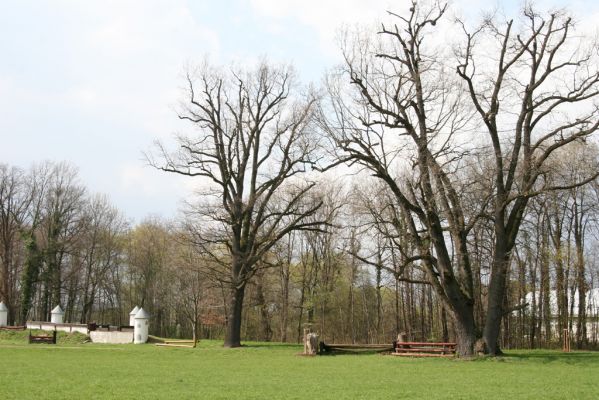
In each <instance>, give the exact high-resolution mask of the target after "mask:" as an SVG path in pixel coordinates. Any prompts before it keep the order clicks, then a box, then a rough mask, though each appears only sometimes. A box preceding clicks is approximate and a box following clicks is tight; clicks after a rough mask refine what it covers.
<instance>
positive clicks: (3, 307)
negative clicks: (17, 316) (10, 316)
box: [0, 301, 8, 312]
mask: <svg viewBox="0 0 599 400" xmlns="http://www.w3.org/2000/svg"><path fill="white" fill-rule="evenodd" d="M0 312H8V307H6V304H4V302H3V301H0Z"/></svg>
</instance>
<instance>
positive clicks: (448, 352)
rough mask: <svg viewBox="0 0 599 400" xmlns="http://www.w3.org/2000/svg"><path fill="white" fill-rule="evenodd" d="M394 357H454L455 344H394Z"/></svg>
mask: <svg viewBox="0 0 599 400" xmlns="http://www.w3.org/2000/svg"><path fill="white" fill-rule="evenodd" d="M394 347H395V352H394V353H392V354H393V355H394V356H403V357H454V356H455V347H456V344H455V343H434V342H395V343H394Z"/></svg>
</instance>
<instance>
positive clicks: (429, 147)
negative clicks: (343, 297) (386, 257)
mask: <svg viewBox="0 0 599 400" xmlns="http://www.w3.org/2000/svg"><path fill="white" fill-rule="evenodd" d="M446 9H447V6H446V5H443V4H440V3H433V4H428V5H420V4H416V3H413V5H412V7H411V8H410V11H409V12H407V13H405V14H403V15H402V14H394V13H390V14H391V17H392V18H394V19H395V21H394V22H393V23H390V24H383V26H382V28H381V29H380V31H379V32H378V37H376V38H370V37H364V36H359V37H357V38H354V39H353V40H352V38H349V39H347V40H346V41H345V42H344V59H345V62H344V65H343V67H342V68H341V70H340V71H339V73H338V74H334V75H332V76H330V77H329V85H328V86H329V93H330V96H329V99H330V101H329V102H328V105H329V107H328V108H325V107H323V114H322V115H323V116H322V121H324V122H323V124H322V126H323V128H324V129H325V130H326V132H327V133H328V135H329V137H331V138H332V142H333V144H334V147H335V149H334V152H335V153H336V157H337V161H336V162H335V163H333V164H332V166H334V165H338V164H342V163H349V164H352V165H359V166H361V167H362V168H365V169H366V170H368V171H370V172H371V173H372V174H373V175H374V176H375V177H377V178H379V179H381V180H382V181H383V182H385V183H386V184H387V185H388V187H389V189H390V190H391V192H392V193H393V195H394V203H396V207H398V208H399V210H400V211H401V215H402V216H403V219H405V222H404V223H403V224H396V226H405V227H406V228H407V229H408V231H409V235H410V240H411V241H412V242H413V243H415V244H416V246H417V248H418V254H416V255H415V256H411V257H409V258H408V260H410V261H411V262H412V263H414V264H417V265H418V266H419V267H424V268H425V269H426V271H427V276H428V280H429V282H430V284H431V285H432V286H433V288H434V289H435V292H436V294H437V296H438V297H439V298H440V300H441V301H442V303H443V304H444V305H445V308H446V310H447V312H448V313H449V315H450V316H451V317H452V320H453V322H454V325H455V328H456V333H457V342H458V352H459V354H461V355H463V356H469V355H471V354H472V353H473V345H474V342H475V340H476V337H477V336H478V335H479V333H478V328H479V327H477V326H476V324H475V320H474V317H473V306H474V293H473V291H474V282H473V272H472V265H471V259H472V256H473V255H472V254H471V251H472V250H471V249H470V248H469V239H470V237H471V235H472V230H473V228H474V227H475V226H476V224H477V223H478V222H479V221H481V219H483V218H484V219H488V220H491V221H492V222H493V226H494V237H493V248H494V251H493V263H492V269H491V279H490V282H489V287H488V296H487V308H486V321H485V324H484V335H483V336H484V339H485V342H486V346H487V348H488V351H489V352H490V353H491V354H496V353H497V352H499V348H498V346H497V339H498V336H499V332H500V326H501V320H502V317H503V315H504V313H506V312H509V310H508V309H506V307H505V304H504V299H505V294H506V292H505V290H506V273H507V270H508V267H509V263H510V257H511V255H512V250H513V247H514V244H515V241H516V237H517V234H518V231H519V228H520V225H521V222H522V217H523V215H524V212H525V210H526V207H527V204H528V202H529V199H530V198H532V197H534V196H536V195H538V194H540V193H543V192H547V191H553V190H558V189H567V188H572V187H576V186H580V185H582V184H585V183H587V182H589V181H591V180H593V179H595V178H596V176H597V169H596V168H595V169H594V170H593V171H592V172H591V173H590V174H589V175H587V176H585V177H582V178H580V179H579V180H576V181H573V182H569V183H567V184H565V185H559V186H553V185H551V183H550V182H548V181H546V180H544V179H543V177H544V175H545V174H546V173H547V168H546V160H547V159H548V158H549V156H550V155H551V154H552V153H553V152H554V151H555V150H557V149H559V148H561V147H564V146H567V145H568V144H570V143H572V142H575V141H580V140H584V139H585V138H586V137H588V136H589V135H591V134H593V133H594V132H595V131H596V129H597V127H599V118H598V116H599V114H598V109H597V106H596V104H595V103H594V102H595V101H596V99H597V95H598V94H599V92H598V89H599V73H598V72H597V65H598V64H597V47H596V46H595V45H590V46H589V48H588V49H584V48H583V46H582V45H580V46H576V43H570V42H572V41H574V42H575V41H576V40H578V38H575V37H574V36H573V34H572V22H571V20H570V19H569V18H567V17H565V16H563V15H560V14H551V15H549V16H548V18H544V17H543V16H541V15H539V14H537V13H535V12H534V11H533V10H532V9H530V8H525V9H524V13H523V16H524V22H523V23H522V26H521V27H519V28H518V29H517V32H516V27H515V26H514V21H507V22H505V23H496V22H494V21H492V20H490V19H489V20H486V21H485V22H484V23H483V24H482V26H481V27H480V28H478V29H477V30H476V31H475V32H474V33H469V32H468V30H467V29H466V28H465V27H463V25H462V27H463V29H464V32H466V33H465V37H464V40H463V41H462V42H460V44H458V45H457V47H456V52H455V54H454V55H453V56H452V55H451V54H448V53H447V52H446V51H445V52H444V51H443V46H441V45H437V46H435V45H434V43H433V42H434V38H433V36H434V35H435V30H436V29H437V28H438V26H439V25H441V24H442V23H443V20H444V15H445V14H446ZM573 39H574V40H573ZM493 44H494V46H493ZM573 45H574V46H573ZM446 47H447V46H445V48H446ZM479 47H483V48H482V49H480V48H479ZM456 57H457V61H456ZM456 64H457V67H456ZM451 71H456V72H457V73H452V72H451ZM346 80H347V81H349V85H344V82H345V81H346ZM479 121H480V122H479ZM473 134H478V135H477V136H478V137H477V139H475V140H473V139H472V135H473ZM484 135H486V137H485V136H484ZM479 141H480V142H479ZM475 145H480V146H481V148H482V149H483V150H480V151H477V149H476V148H475ZM487 149H489V151H488V152H487V151H486V150H487ZM473 164H479V165H480V164H484V170H485V171H486V172H485V173H483V174H481V175H480V177H479V178H480V179H478V180H476V179H475V180H473V179H471V178H472V177H473V175H472V174H470V179H469V178H467V176H466V174H465V173H464V171H466V170H475V169H476V168H477V167H476V166H473ZM410 165H411V166H412V168H413V170H412V171H409V167H410ZM329 168H330V167H329ZM491 171H492V172H491ZM489 176H492V179H489ZM473 199H475V201H474V202H473V201H472V200H473Z"/></svg>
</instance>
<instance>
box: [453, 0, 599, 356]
mask: <svg viewBox="0 0 599 400" xmlns="http://www.w3.org/2000/svg"><path fill="white" fill-rule="evenodd" d="M464 31H465V42H464V44H463V46H461V48H460V50H459V51H458V54H459V57H460V61H459V65H458V66H457V73H458V75H459V76H460V77H461V78H462V79H463V80H464V82H465V83H466V85H467V92H468V94H469V97H470V100H471V102H472V104H473V106H474V108H475V109H476V112H477V115H478V117H479V118H480V121H481V122H482V125H483V127H484V129H485V131H486V133H487V135H488V141H489V145H490V148H491V153H492V157H493V159H494V164H493V169H492V176H493V178H494V184H493V186H492V187H491V188H492V191H491V192H490V195H491V198H492V207H491V213H490V214H491V215H490V217H491V218H492V221H493V224H494V231H495V232H494V233H495V244H494V260H493V264H492V269H491V280H490V283H489V295H488V297H487V299H488V302H487V318H486V323H485V327H484V339H485V342H486V344H487V346H488V348H489V352H490V353H491V354H496V353H497V352H498V351H499V348H498V347H497V338H498V336H499V332H500V327H501V319H502V316H503V315H504V314H505V312H506V311H507V310H505V309H504V305H503V299H504V295H505V291H506V276H507V271H508V268H509V263H510V257H511V254H512V250H513V248H514V244H515V243H516V237H517V235H518V232H519V228H520V225H521V223H522V219H523V215H524V213H525V210H526V207H527V204H528V202H529V200H530V198H532V197H534V196H536V195H538V194H539V193H542V192H547V191H554V190H562V189H568V188H573V187H577V186H581V185H583V184H585V183H588V182H590V181H592V180H594V179H595V178H596V177H597V175H598V171H599V169H598V168H597V166H596V165H595V166H594V168H593V169H592V171H589V173H588V174H587V175H586V176H582V177H577V179H576V180H574V181H572V182H568V183H566V184H562V185H557V186H555V185H552V184H551V182H549V181H547V180H544V176H545V175H546V168H545V165H546V162H547V160H548V159H549V157H550V156H551V155H552V154H553V153H554V152H555V151H556V150H558V149H559V148H561V147H564V146H567V145H568V144H570V143H573V142H576V141H584V140H586V138H587V137H588V136H590V135H591V134H593V133H594V132H595V131H596V130H597V128H598V127H599V107H598V106H597V103H596V101H597V99H598V98H599V69H598V65H599V64H598V61H599V60H598V57H597V56H598V54H597V49H598V47H597V44H596V43H588V42H586V41H584V40H582V41H581V38H580V37H579V36H577V35H575V34H574V33H573V22H572V19H571V18H570V17H568V16H567V15H565V14H563V13H552V14H550V15H548V16H547V17H544V16H542V15H540V14H539V13H537V12H536V11H535V10H534V9H532V8H531V7H529V6H526V7H525V8H524V10H523V23H522V27H521V28H519V29H518V28H517V27H516V26H515V25H514V21H513V20H509V21H507V22H504V23H496V22H495V21H493V20H490V19H489V20H487V21H485V23H484V24H483V25H482V26H481V27H480V28H479V29H477V30H476V31H474V32H472V33H471V32H469V31H468V30H467V29H466V28H464Z"/></svg>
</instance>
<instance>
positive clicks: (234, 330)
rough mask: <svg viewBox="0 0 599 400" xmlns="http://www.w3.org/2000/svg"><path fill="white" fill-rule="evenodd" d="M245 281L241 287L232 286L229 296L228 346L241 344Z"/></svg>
mask: <svg viewBox="0 0 599 400" xmlns="http://www.w3.org/2000/svg"><path fill="white" fill-rule="evenodd" d="M244 294H245V283H244V284H242V286H241V287H233V288H231V292H230V297H229V315H228V316H227V331H226V332H225V344H224V346H225V347H227V348H232V347H240V346H241V321H242V319H241V318H242V310H243V296H244Z"/></svg>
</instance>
